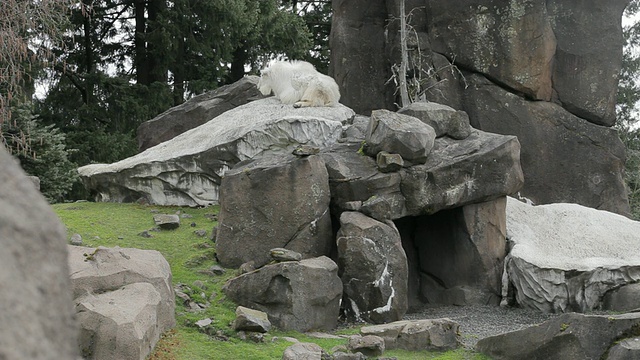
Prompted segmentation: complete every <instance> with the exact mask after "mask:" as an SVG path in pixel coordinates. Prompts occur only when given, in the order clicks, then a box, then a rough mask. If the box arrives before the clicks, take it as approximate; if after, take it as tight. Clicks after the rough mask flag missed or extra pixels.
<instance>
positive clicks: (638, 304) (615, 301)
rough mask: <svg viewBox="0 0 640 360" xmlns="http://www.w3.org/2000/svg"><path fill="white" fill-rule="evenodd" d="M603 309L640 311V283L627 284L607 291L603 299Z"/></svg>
mask: <svg viewBox="0 0 640 360" xmlns="http://www.w3.org/2000/svg"><path fill="white" fill-rule="evenodd" d="M602 309H604V310H612V311H640V283H632V284H627V285H623V286H621V287H619V288H617V289H614V290H610V291H607V293H605V294H604V297H603V298H602Z"/></svg>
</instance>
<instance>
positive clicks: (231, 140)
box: [78, 98, 353, 206]
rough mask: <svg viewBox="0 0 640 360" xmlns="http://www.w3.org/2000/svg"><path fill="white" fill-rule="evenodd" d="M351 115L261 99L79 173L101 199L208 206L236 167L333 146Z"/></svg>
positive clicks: (337, 109) (346, 111) (336, 109)
mask: <svg viewBox="0 0 640 360" xmlns="http://www.w3.org/2000/svg"><path fill="white" fill-rule="evenodd" d="M351 117H353V111H352V110H350V109H348V108H346V107H344V106H342V105H339V106H337V107H323V108H305V109H294V108H293V107H289V106H283V105H282V104H281V103H280V102H279V101H278V100H275V99H273V98H269V99H263V100H257V101H253V102H250V103H248V104H246V105H243V106H240V107H237V108H235V109H232V110H229V111H227V112H225V113H223V114H222V115H220V116H218V117H216V118H214V119H213V120H210V121H208V122H207V123H205V124H203V125H201V126H199V127H197V128H194V129H191V130H189V131H186V132H184V133H182V134H180V135H179V136H176V137H175V138H173V139H171V140H169V141H166V142H163V143H161V144H159V145H156V146H154V147H152V148H149V149H147V150H145V151H143V152H142V153H140V154H138V155H135V156H133V157H130V158H127V159H124V160H122V161H119V162H116V163H113V164H92V165H87V166H83V167H81V168H80V169H78V172H79V173H80V176H81V178H82V179H83V181H84V183H85V186H86V187H87V188H88V189H89V190H90V191H91V192H92V193H94V194H95V196H96V200H100V201H113V202H132V201H136V200H137V199H139V198H145V199H146V200H147V201H148V202H149V203H152V204H157V205H180V206H198V205H208V204H212V203H216V202H217V201H218V196H219V191H218V190H219V189H218V188H219V185H220V177H221V176H222V175H223V174H224V172H225V171H226V170H228V169H229V168H231V167H233V166H234V165H235V164H236V163H238V162H240V161H242V160H247V159H250V158H254V157H259V156H262V155H267V154H283V153H289V152H291V151H292V150H293V149H294V148H295V147H296V146H298V145H299V144H309V145H313V146H320V147H322V146H326V145H329V144H332V143H334V142H336V141H337V140H338V138H339V137H340V135H341V134H342V122H345V121H347V120H348V119H350V118H351Z"/></svg>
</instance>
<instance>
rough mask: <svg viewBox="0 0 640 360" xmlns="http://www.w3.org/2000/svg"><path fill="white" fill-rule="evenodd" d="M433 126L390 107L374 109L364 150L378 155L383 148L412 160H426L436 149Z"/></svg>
mask: <svg viewBox="0 0 640 360" xmlns="http://www.w3.org/2000/svg"><path fill="white" fill-rule="evenodd" d="M435 138H436V133H435V131H434V130H433V128H432V127H431V126H429V125H427V124H425V123H423V122H422V121H420V120H418V119H416V118H414V117H412V116H408V115H402V114H398V113H394V112H391V111H388V110H375V111H373V112H372V113H371V120H370V121H369V126H368V128H367V134H366V136H365V142H366V146H365V148H364V151H365V153H366V154H367V155H369V156H373V157H375V156H377V155H378V153H379V152H380V151H386V152H389V153H392V154H398V155H400V156H402V158H403V159H404V160H407V161H410V162H411V163H413V164H424V163H425V162H426V161H427V157H428V156H429V154H430V153H431V149H433V145H434V144H433V143H434V141H435Z"/></svg>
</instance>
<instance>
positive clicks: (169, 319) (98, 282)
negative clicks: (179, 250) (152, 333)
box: [68, 246, 176, 341]
mask: <svg viewBox="0 0 640 360" xmlns="http://www.w3.org/2000/svg"><path fill="white" fill-rule="evenodd" d="M68 249H69V269H70V277H71V285H72V289H73V295H74V298H75V299H79V298H81V297H83V296H86V295H87V294H104V293H109V292H112V291H117V290H119V289H121V288H122V287H123V286H125V285H130V284H136V283H149V284H151V285H153V287H154V288H155V290H156V291H157V293H158V294H159V296H160V303H159V304H158V305H157V306H156V307H155V311H156V312H155V319H156V321H157V324H156V325H155V326H157V327H158V331H157V333H156V335H157V336H158V337H159V336H160V334H161V333H162V332H163V331H165V330H168V329H171V328H172V327H174V326H175V324H176V320H175V314H174V311H175V293H174V290H173V286H172V284H171V268H170V267H169V263H168V262H167V260H165V258H164V257H163V256H162V254H160V253H159V252H158V251H155V250H140V249H133V248H119V247H115V248H106V247H98V248H89V247H81V246H69V247H68ZM105 296H109V295H105ZM121 310H123V311H127V309H126V308H124V307H123V308H121ZM83 326H84V325H83ZM156 341H157V339H156Z"/></svg>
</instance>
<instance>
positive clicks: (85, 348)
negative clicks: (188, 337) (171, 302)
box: [75, 283, 167, 360]
mask: <svg viewBox="0 0 640 360" xmlns="http://www.w3.org/2000/svg"><path fill="white" fill-rule="evenodd" d="M75 302H76V311H77V318H78V322H79V324H80V327H81V329H80V350H81V353H82V356H83V358H85V359H96V360H99V359H122V360H144V359H146V358H147V356H148V355H149V354H150V353H151V351H152V350H153V348H154V346H155V345H156V343H157V342H158V340H159V339H160V335H161V334H162V331H163V330H167V329H166V328H164V327H159V326H158V320H159V319H158V315H159V313H161V309H160V308H161V307H162V298H161V297H160V294H159V293H158V291H156V289H155V288H154V287H153V285H151V284H149V283H133V284H128V285H125V286H123V287H122V288H120V289H117V290H114V291H109V292H106V293H102V294H87V295H84V296H81V297H80V298H77V299H76V300H75Z"/></svg>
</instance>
